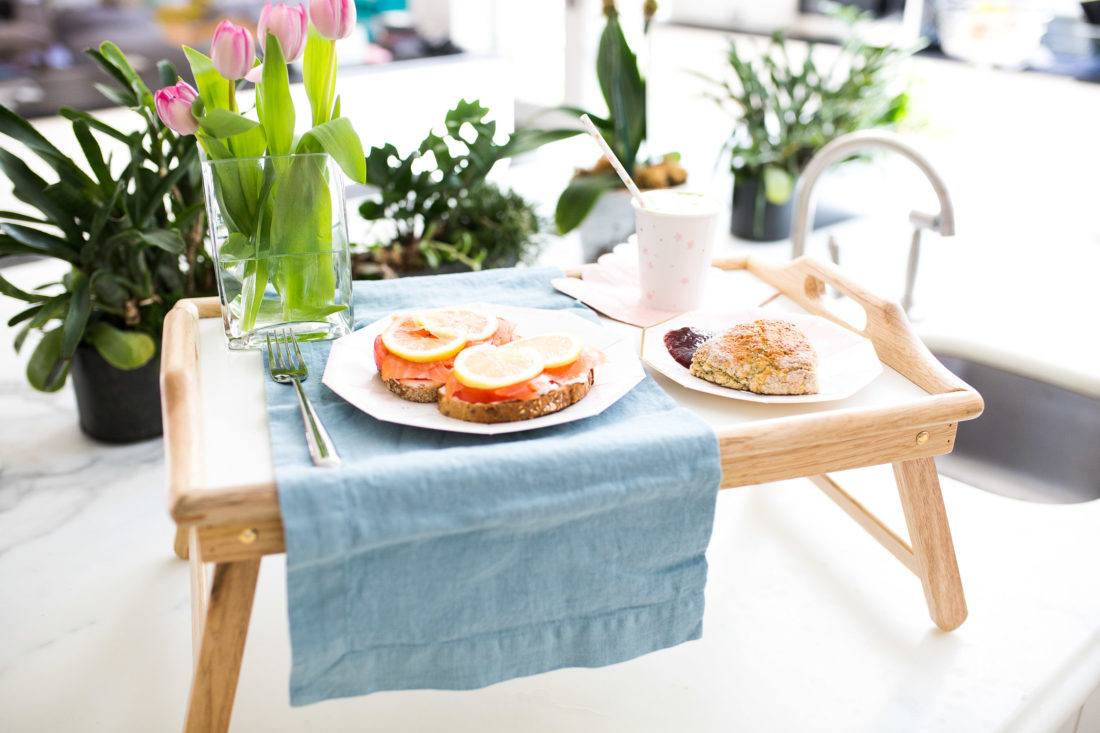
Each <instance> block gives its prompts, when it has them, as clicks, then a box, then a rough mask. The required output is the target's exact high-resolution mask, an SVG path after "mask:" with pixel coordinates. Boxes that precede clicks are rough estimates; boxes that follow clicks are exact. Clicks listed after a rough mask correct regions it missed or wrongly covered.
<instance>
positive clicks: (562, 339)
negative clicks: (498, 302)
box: [501, 333, 584, 369]
mask: <svg viewBox="0 0 1100 733" xmlns="http://www.w3.org/2000/svg"><path fill="white" fill-rule="evenodd" d="M501 348H504V349H512V348H520V349H523V348H527V349H534V350H535V351H537V352H538V353H539V356H541V357H542V368H543V369H553V368H555V367H562V366H565V365H566V364H572V363H573V362H575V361H576V360H577V359H579V358H580V355H581V351H582V350H583V349H584V344H583V343H581V340H580V339H579V338H577V337H576V336H574V335H573V334H571V333H541V334H539V335H537V336H528V337H527V338H521V339H516V340H515V341H513V342H512V343H510V344H508V345H506V346H502V347H501Z"/></svg>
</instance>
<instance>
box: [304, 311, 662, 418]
mask: <svg viewBox="0 0 1100 733" xmlns="http://www.w3.org/2000/svg"><path fill="white" fill-rule="evenodd" d="M458 307H472V308H479V309H482V310H484V311H485V312H486V313H492V314H494V315H497V316H500V317H502V318H507V319H508V320H510V321H512V322H514V323H515V324H516V334H517V335H520V336H533V335H535V334H539V333H551V332H555V331H568V332H570V333H572V334H574V335H575V336H577V338H579V339H580V340H581V341H583V342H584V343H585V344H587V345H588V346H591V347H593V348H595V349H599V350H600V351H602V352H603V353H604V355H605V356H606V357H607V362H606V363H605V364H601V365H599V366H597V367H596V370H595V383H594V384H593V386H592V389H591V390H590V391H589V393H588V395H587V396H585V398H584V399H582V400H581V401H580V402H577V403H575V404H572V405H570V406H569V407H567V408H565V409H564V410H560V411H558V412H552V413H550V414H549V415H543V416H541V417H536V418H534V419H532V420H520V421H517V422H507V423H493V424H483V423H475V422H466V421H465V420H457V419H455V418H451V417H447V416H445V415H443V414H442V413H441V412H440V411H439V408H438V407H437V406H436V405H435V404H421V403H417V402H409V401H408V400H403V399H401V398H400V397H398V396H397V395H395V394H393V393H392V392H390V391H389V390H388V389H386V387H385V386H384V385H383V384H382V380H381V379H379V378H378V369H377V368H376V367H375V365H374V339H375V337H376V336H378V334H380V333H382V331H383V330H385V328H386V326H388V325H389V324H390V320H391V319H390V317H389V316H387V317H385V318H382V319H379V320H377V321H375V322H374V323H372V324H370V325H369V326H365V327H363V328H361V329H359V330H358V331H356V332H355V333H352V334H349V335H347V336H344V337H343V338H341V339H337V340H336V341H334V342H333V344H332V352H331V353H330V354H329V358H328V363H327V364H326V365H325V374H324V376H323V377H322V378H321V381H322V382H323V383H324V384H325V385H327V386H328V387H329V388H330V389H331V390H332V391H333V392H335V393H336V394H338V395H340V396H341V397H343V398H344V399H345V400H347V401H348V402H350V403H351V404H352V405H354V406H355V407H358V408H359V409H360V410H362V411H363V412H365V413H367V414H368V415H371V416H372V417H375V418H377V419H379V420H385V421H386V422H392V423H397V424H399V425H411V426H414V427H419V428H430V429H432V430H446V431H449V432H455V433H474V434H480V435H498V434H501V433H515V432H519V431H522V430H536V429H538V428H545V427H549V426H550V425H561V424H562V423H567V422H572V421H574V420H581V419H584V418H586V417H592V416H593V415H598V414H599V413H601V412H603V411H604V410H606V409H607V408H608V407H610V406H611V405H613V404H614V403H615V402H617V401H618V400H619V399H620V398H621V397H623V396H624V395H625V394H626V393H627V392H629V391H630V390H631V389H633V388H634V386H635V385H636V384H638V382H640V381H642V378H643V377H645V370H644V369H643V368H642V365H641V362H639V361H638V357H637V355H636V354H635V353H634V349H633V348H632V347H631V345H630V343H629V342H628V341H627V340H625V339H623V338H622V337H620V336H617V335H616V334H614V333H612V332H611V331H609V330H607V329H605V328H603V327H602V326H601V325H599V324H598V323H594V322H592V321H589V320H586V319H584V318H581V317H580V316H577V315H575V314H573V313H569V312H568V311H560V310H541V309H538V308H519V307H516V306H506V305H493V304H490V303H473V304H466V305H464V306H458Z"/></svg>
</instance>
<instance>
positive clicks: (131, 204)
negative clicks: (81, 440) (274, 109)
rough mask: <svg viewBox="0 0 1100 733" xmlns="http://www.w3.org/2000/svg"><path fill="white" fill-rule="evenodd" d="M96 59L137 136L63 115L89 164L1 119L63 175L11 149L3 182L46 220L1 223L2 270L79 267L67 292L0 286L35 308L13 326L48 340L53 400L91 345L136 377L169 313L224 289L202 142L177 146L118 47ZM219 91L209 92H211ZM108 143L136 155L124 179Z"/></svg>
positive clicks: (41, 373) (56, 286)
mask: <svg viewBox="0 0 1100 733" xmlns="http://www.w3.org/2000/svg"><path fill="white" fill-rule="evenodd" d="M88 55H89V57H90V58H92V59H93V60H94V61H96V63H97V64H99V65H100V67H102V69H103V70H104V71H106V72H107V74H108V75H109V77H110V78H111V79H113V80H114V81H115V82H116V83H117V84H118V87H119V88H113V87H105V88H104V89H103V91H104V92H105V95H106V96H107V97H108V98H109V99H113V100H115V101H120V100H123V101H125V102H127V103H131V102H132V103H133V106H134V107H135V111H136V113H137V117H138V119H139V120H140V122H139V124H138V127H137V129H136V130H135V131H134V132H128V133H123V132H120V131H119V130H117V129H115V128H113V127H111V126H110V125H107V124H105V123H103V122H102V121H100V120H98V119H96V118H94V117H92V116H91V115H88V114H87V113H85V112H80V111H77V110H72V109H68V108H62V109H61V110H60V112H61V114H62V115H63V116H65V117H66V118H67V119H69V120H70V121H71V122H72V130H73V137H74V139H75V141H76V145H74V146H72V147H73V148H74V149H76V148H78V149H79V153H78V154H83V158H84V159H83V161H81V162H78V161H77V160H74V159H70V158H68V157H67V156H65V155H64V154H62V153H61V152H60V151H59V148H58V147H56V146H55V145H54V143H53V142H52V141H48V140H46V139H45V138H43V137H42V136H41V135H39V134H38V133H36V132H35V131H34V130H33V128H32V127H31V126H30V125H29V123H27V122H26V121H25V120H22V118H19V117H18V116H16V115H14V113H12V112H11V111H10V110H7V109H6V108H0V136H6V137H8V138H12V139H15V140H17V141H19V142H21V143H23V144H24V145H26V146H27V147H28V148H29V149H30V150H31V152H32V153H34V154H35V155H37V156H38V157H39V158H41V159H42V160H43V161H44V162H45V163H47V164H48V165H49V167H50V168H51V169H52V171H53V173H52V174H50V173H43V174H42V175H40V174H39V173H36V172H35V171H34V170H32V169H31V168H30V167H29V166H28V165H27V164H26V163H25V162H23V161H22V160H20V159H19V158H18V157H16V156H15V155H14V154H13V153H12V152H11V151H10V150H8V149H7V148H6V147H0V172H2V173H3V174H4V175H5V176H6V177H7V179H8V181H9V182H10V183H11V185H12V187H13V189H14V192H15V195H16V197H17V198H19V199H20V200H21V201H23V202H24V203H26V204H28V205H30V206H33V207H34V208H35V209H37V211H38V214H37V215H35V216H27V215H24V214H16V213H13V212H0V220H3V223H0V260H2V259H3V258H5V257H8V256H11V255H22V254H28V253H34V254H37V255H41V256H48V257H53V258H55V259H58V260H60V261H62V262H65V263H66V264H67V265H68V266H69V268H70V269H69V270H68V272H66V274H65V275H64V276H63V277H62V278H61V281H60V282H51V283H47V284H46V285H43V286H41V287H39V288H38V289H36V290H34V291H30V292H28V291H25V290H22V289H21V288H18V287H15V286H14V285H12V284H11V283H9V282H8V281H7V280H5V279H3V277H2V276H0V295H4V296H7V297H13V298H16V299H19V300H24V301H26V302H28V303H30V307H28V308H25V309H24V310H22V311H21V312H20V313H18V314H17V315H16V316H15V317H14V318H12V319H11V321H12V325H13V326H18V325H20V324H22V327H21V328H19V330H18V332H17V334H16V337H15V344H16V347H17V348H19V347H21V346H22V345H23V343H24V341H25V339H26V338H27V336H28V335H29V334H30V333H31V332H32V331H36V330H37V331H41V333H42V337H41V338H40V339H39V340H38V342H37V343H36V345H35V348H34V351H33V353H32V354H31V358H30V359H29V361H28V365H27V379H28V381H29V382H30V384H31V385H32V386H34V387H35V388H37V389H41V390H47V391H52V390H56V389H59V388H60V387H61V386H62V384H64V382H65V380H66V377H67V375H68V371H69V361H70V358H71V357H72V356H73V355H74V353H75V352H76V350H77V349H78V348H79V346H80V344H82V343H88V344H91V343H92V342H93V341H98V342H99V343H98V344H97V345H98V346H100V347H101V348H100V350H101V351H105V352H106V354H105V356H110V355H112V354H113V357H112V358H111V359H108V360H109V361H113V363H115V364H116V365H122V366H125V367H126V368H132V367H135V366H139V365H140V364H141V363H145V362H147V361H148V360H149V358H151V356H152V355H153V354H155V351H156V338H157V336H158V335H159V333H160V329H161V325H162V322H163V320H164V316H165V315H166V313H167V311H168V309H170V308H171V307H172V306H173V305H174V304H175V302H176V301H177V300H179V299H180V298H181V297H186V296H189V295H193V294H206V293H209V292H212V290H213V268H212V265H211V262H210V259H209V257H208V256H207V255H206V253H205V252H204V251H203V247H202V244H203V235H204V232H205V219H204V217H203V216H202V211H203V209H202V203H203V198H202V189H201V179H200V176H199V170H198V157H197V148H196V141H195V138H194V137H191V136H182V137H181V136H178V135H176V134H175V133H174V132H172V131H171V130H169V129H168V128H166V127H165V126H164V125H163V124H162V123H161V122H160V120H159V118H158V117H157V115H156V114H155V112H154V109H153V100H152V95H151V94H150V93H149V90H148V88H147V87H146V86H145V84H144V82H142V81H141V79H140V77H139V76H138V75H137V74H136V73H135V71H134V69H133V68H132V66H131V65H130V63H129V62H128V61H127V60H126V58H125V56H123V55H122V53H121V52H120V51H118V49H117V48H116V47H115V46H114V45H113V44H104V45H103V46H101V47H100V49H99V50H97V51H92V52H90V53H89V54H88ZM200 56H201V54H200ZM202 58H205V57H202ZM206 61H207V63H208V62H209V60H208V59H207V60H206ZM200 66H201V64H200ZM160 68H161V72H162V75H163V74H165V73H167V72H169V71H172V72H173V75H174V69H171V65H170V64H162V65H161V66H160ZM211 69H212V67H211ZM207 81H209V80H207ZM227 84H228V83H226V85H221V88H222V91H227V90H228V86H227ZM218 88H219V85H218V84H216V83H212V86H211V84H208V85H207V91H208V92H210V91H211V89H213V90H214V91H217V89H218ZM107 89H110V90H111V91H110V92H108V91H107ZM244 134H245V135H247V134H248V133H247V132H246V133H244ZM101 136H107V137H110V138H112V140H113V141H117V142H120V143H122V144H123V145H124V146H125V147H124V148H123V152H122V155H124V156H125V161H124V165H122V166H121V167H117V166H116V167H115V169H116V171H117V173H112V165H111V159H105V156H104V149H103V146H102V145H101V139H102V138H101ZM114 147H115V148H117V147H118V146H117V145H114ZM114 155H116V156H117V155H118V153H117V152H116V153H115V154H114ZM40 170H41V169H40ZM85 171H90V172H91V174H92V176H89V175H88V173H86V172H85Z"/></svg>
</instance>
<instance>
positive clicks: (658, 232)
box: [633, 190, 721, 311]
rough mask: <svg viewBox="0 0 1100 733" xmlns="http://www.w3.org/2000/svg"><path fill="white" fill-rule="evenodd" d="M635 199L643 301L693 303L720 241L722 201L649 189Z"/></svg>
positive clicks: (678, 307)
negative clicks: (720, 202) (717, 239)
mask: <svg viewBox="0 0 1100 733" xmlns="http://www.w3.org/2000/svg"><path fill="white" fill-rule="evenodd" d="M643 196H644V199H645V206H641V205H640V204H639V202H638V201H636V200H635V201H633V204H634V222H635V230H636V231H637V234H638V282H639V285H640V286H641V302H642V305H645V306H649V307H651V308H660V309H662V310H669V311H685V310H690V309H692V308H695V307H697V306H698V305H699V303H700V301H701V300H702V298H703V286H704V285H705V284H706V277H707V272H708V271H709V269H710V263H711V259H712V258H713V255H714V248H715V246H716V242H715V235H716V234H717V233H718V214H719V211H720V206H721V205H720V204H719V203H718V201H717V200H716V199H714V198H713V197H711V196H708V195H706V194H702V193H690V192H687V191H679V190H658V191H647V192H646V193H645V194H643Z"/></svg>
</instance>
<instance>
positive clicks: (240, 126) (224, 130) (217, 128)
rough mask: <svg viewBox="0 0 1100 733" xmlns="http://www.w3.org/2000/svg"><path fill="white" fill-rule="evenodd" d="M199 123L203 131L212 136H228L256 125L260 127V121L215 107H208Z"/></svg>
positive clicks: (238, 133) (243, 131) (246, 130)
mask: <svg viewBox="0 0 1100 733" xmlns="http://www.w3.org/2000/svg"><path fill="white" fill-rule="evenodd" d="M199 125H200V126H201V127H202V131H203V132H205V133H206V134H207V135H210V136H211V137H216V138H226V137H233V136H234V135H240V134H241V133H245V132H248V131H249V130H251V129H252V128H254V127H259V126H260V123H259V122H256V121H255V120H250V119H248V118H247V117H245V116H244V115H239V114H237V113H236V112H230V111H229V110H227V109H219V108H217V107H214V108H208V109H206V112H205V114H203V116H202V117H201V118H200V119H199Z"/></svg>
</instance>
